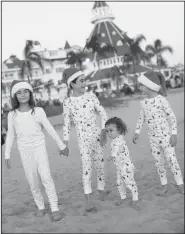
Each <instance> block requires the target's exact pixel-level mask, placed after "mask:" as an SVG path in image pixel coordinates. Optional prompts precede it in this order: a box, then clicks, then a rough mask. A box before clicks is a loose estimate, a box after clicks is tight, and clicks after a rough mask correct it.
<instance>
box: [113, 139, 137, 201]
mask: <svg viewBox="0 0 185 234" xmlns="http://www.w3.org/2000/svg"><path fill="white" fill-rule="evenodd" d="M111 156H112V161H113V162H114V163H115V164H116V167H117V187H118V191H119V193H120V196H121V199H125V198H126V187H128V188H129V189H130V190H131V192H132V199H133V201H137V200H138V189H137V185H136V182H135V180H134V170H135V168H134V165H133V163H132V159H131V157H130V155H129V150H128V147H127V144H126V142H125V141H124V138H123V135H119V136H118V137H117V138H115V139H113V140H112V142H111Z"/></svg>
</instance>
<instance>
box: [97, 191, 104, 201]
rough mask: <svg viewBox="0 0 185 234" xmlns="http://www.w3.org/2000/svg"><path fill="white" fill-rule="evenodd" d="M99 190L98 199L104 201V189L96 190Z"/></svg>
mask: <svg viewBox="0 0 185 234" xmlns="http://www.w3.org/2000/svg"><path fill="white" fill-rule="evenodd" d="M98 191H99V200H100V201H104V200H105V191H104V190H98Z"/></svg>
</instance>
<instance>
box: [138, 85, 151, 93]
mask: <svg viewBox="0 0 185 234" xmlns="http://www.w3.org/2000/svg"><path fill="white" fill-rule="evenodd" d="M139 89H140V90H141V92H142V94H144V95H148V93H149V88H148V87H146V86H144V85H142V84H139Z"/></svg>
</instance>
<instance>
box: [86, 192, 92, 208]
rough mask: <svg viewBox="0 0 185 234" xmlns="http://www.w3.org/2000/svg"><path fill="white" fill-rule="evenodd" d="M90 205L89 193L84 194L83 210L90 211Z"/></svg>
mask: <svg viewBox="0 0 185 234" xmlns="http://www.w3.org/2000/svg"><path fill="white" fill-rule="evenodd" d="M92 207H93V205H92V201H91V197H90V194H85V211H92Z"/></svg>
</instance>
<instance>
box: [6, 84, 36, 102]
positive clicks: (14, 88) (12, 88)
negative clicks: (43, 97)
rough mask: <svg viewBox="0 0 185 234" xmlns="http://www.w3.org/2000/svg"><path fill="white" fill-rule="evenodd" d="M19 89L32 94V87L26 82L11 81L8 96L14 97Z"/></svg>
mask: <svg viewBox="0 0 185 234" xmlns="http://www.w3.org/2000/svg"><path fill="white" fill-rule="evenodd" d="M20 89H28V90H30V91H31V92H32V93H33V88H32V86H31V85H30V84H29V83H28V82H26V81H20V80H13V81H12V83H11V86H10V95H11V97H12V98H13V97H14V95H15V94H16V93H17V92H18V91H19V90H20Z"/></svg>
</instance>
